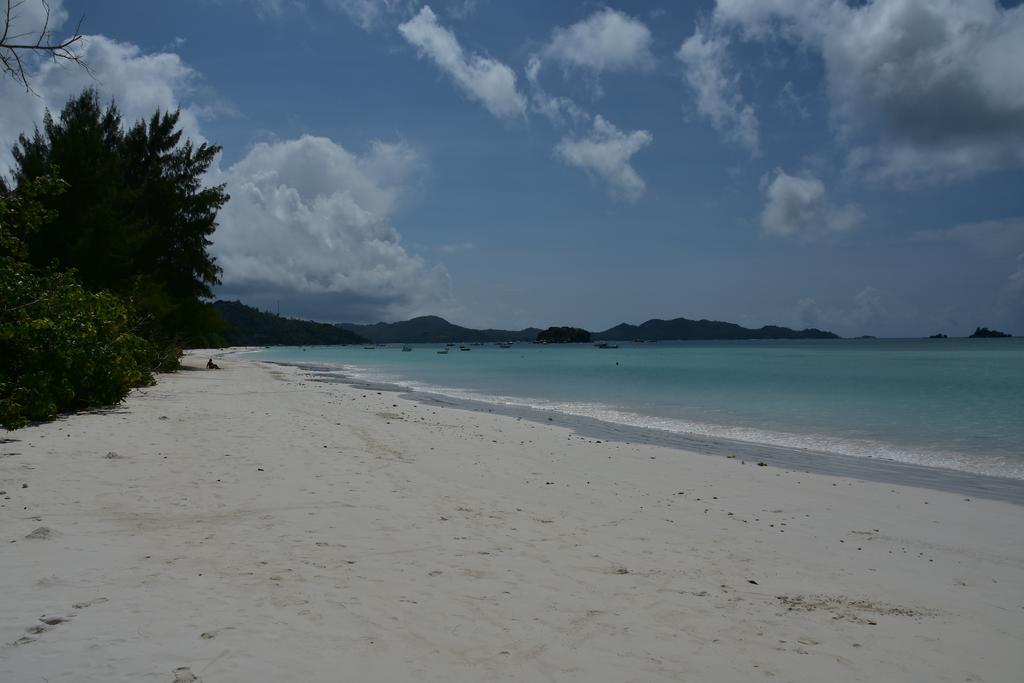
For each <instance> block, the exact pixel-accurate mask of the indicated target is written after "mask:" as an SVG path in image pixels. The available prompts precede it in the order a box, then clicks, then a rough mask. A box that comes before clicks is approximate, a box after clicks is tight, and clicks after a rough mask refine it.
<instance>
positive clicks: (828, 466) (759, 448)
mask: <svg viewBox="0 0 1024 683" xmlns="http://www.w3.org/2000/svg"><path fill="white" fill-rule="evenodd" d="M258 350H260V349H246V350H244V351H241V352H239V351H231V352H228V353H226V354H224V356H225V357H229V358H231V357H235V358H238V359H239V360H245V361H246V362H255V363H266V364H269V365H281V366H288V367H296V368H300V369H303V370H307V371H311V372H316V373H322V378H323V379H322V381H327V382H331V381H333V382H339V383H342V384H348V385H350V386H354V387H360V388H366V389H369V390H372V391H378V390H379V391H387V392H391V393H395V394H398V395H400V396H402V397H403V398H407V399H409V400H412V401H416V402H419V403H423V404H424V405H434V406H443V407H448V408H456V409H461V410H468V411H471V412H477V413H491V414H495V415H505V416H507V417H512V418H516V419H526V420H530V421H531V422H534V423H537V424H544V423H550V424H554V425H557V426H560V427H565V428H567V429H570V430H572V431H573V432H575V433H577V434H579V435H580V436H584V437H588V438H592V439H600V440H602V441H614V442H618V443H623V444H627V445H628V444H643V445H648V446H660V447H664V448H670V449H674V450H678V451H681V452H684V453H699V454H701V455H708V456H717V457H725V458H730V457H734V458H737V459H740V460H746V461H753V462H755V463H756V462H765V463H767V464H768V465H769V466H771V467H778V468H782V469H785V470H792V471H799V472H806V473H814V474H823V475H826V476H836V477H843V478H850V479H858V480H865V481H874V482H880V483H886V484H898V485H903V486H915V487H918V488H925V489H931V490H935V491H944V492H947V493H955V494H959V495H965V496H975V497H979V498H987V499H989V500H998V501H1003V502H1007V503H1012V504H1015V505H1024V479H1014V478H1011V477H1000V476H995V475H990V474H982V473H978V472H970V471H966V470H957V469H953V468H951V467H937V466H929V465H923V464H919V463H907V462H900V461H897V460H890V459H886V458H866V457H862V456H853V455H844V454H841V453H828V452H825V451H813V450H807V449H798V448H791V447H786V446H776V445H773V444H761V443H752V442H746V441H735V440H730V439H726V438H721V437H710V436H702V435H696V434H683V433H675V432H668V431H665V430H660V429H657V428H654V427H638V426H632V425H624V424H618V423H614V422H608V421H604V420H600V419H597V418H591V417H584V416H581V415H573V414H571V413H564V412H561V411H557V410H542V409H536V408H529V407H526V406H508V405H502V404H496V403H488V402H485V401H474V400H472V399H468V398H456V397H452V396H447V395H444V394H437V393H431V392H429V391H417V390H411V389H409V388H408V387H404V386H402V385H399V384H389V383H387V382H369V381H365V380H362V379H359V378H356V377H352V376H350V375H347V374H346V373H345V370H344V369H341V368H338V367H335V366H330V365H323V364H316V363H298V362H287V361H276V360H263V359H245V358H244V354H246V353H252V352H254V351H258ZM234 354H238V355H237V356H236V355H234ZM240 356H241V357H240Z"/></svg>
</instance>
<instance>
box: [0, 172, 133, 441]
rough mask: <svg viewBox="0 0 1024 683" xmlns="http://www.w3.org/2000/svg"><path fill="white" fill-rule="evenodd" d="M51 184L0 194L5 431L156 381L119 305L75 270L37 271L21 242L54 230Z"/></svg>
mask: <svg viewBox="0 0 1024 683" xmlns="http://www.w3.org/2000/svg"><path fill="white" fill-rule="evenodd" d="M64 189H65V185H64V184H63V183H62V182H61V181H60V180H58V179H57V178H55V177H53V176H44V177H40V178H37V179H35V180H33V181H30V182H27V183H24V184H23V185H21V186H20V187H19V188H18V190H17V191H15V192H6V191H5V192H3V193H2V194H0V426H2V427H4V428H7V429H14V428H16V427H20V426H22V425H23V424H25V422H26V421H27V420H42V419H47V418H50V417H53V416H54V415H56V414H57V413H58V412H61V411H65V410H69V409H74V408H86V407H90V406H96V405H108V404H111V403H116V402H118V401H120V400H121V399H123V398H124V396H125V395H126V394H127V393H128V390H129V389H130V388H131V387H133V386H139V385H142V384H148V383H150V382H151V380H152V376H151V374H150V370H149V366H148V360H149V358H150V356H151V349H150V347H149V345H148V344H147V342H146V341H145V340H144V339H142V338H141V337H139V336H138V335H136V334H134V332H133V330H132V329H131V326H130V322H129V314H128V310H127V309H126V308H125V306H124V305H123V304H122V303H121V302H120V300H118V299H117V297H115V296H113V295H111V294H108V293H105V292H101V293H91V292H88V291H87V290H86V289H85V288H83V287H82V286H81V284H79V283H78V281H77V280H76V279H75V273H74V271H73V270H70V271H65V272H59V271H56V270H53V269H41V270H40V269H36V268H33V267H32V266H31V265H30V264H29V263H28V262H27V261H26V260H25V258H26V256H27V255H28V249H27V247H26V245H25V242H24V240H23V238H24V237H25V236H27V235H31V234H33V233H35V232H37V231H39V230H42V229H45V228H46V226H47V225H49V224H51V223H53V222H54V220H55V218H56V214H55V213H54V212H53V211H51V210H48V209H46V207H45V205H44V201H45V200H47V199H48V198H53V197H54V196H57V195H59V194H60V193H61V192H63V191H64Z"/></svg>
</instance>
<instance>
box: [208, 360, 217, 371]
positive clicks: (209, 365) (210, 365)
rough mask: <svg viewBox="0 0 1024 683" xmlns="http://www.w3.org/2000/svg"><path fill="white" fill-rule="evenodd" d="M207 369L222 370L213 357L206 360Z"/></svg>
mask: <svg viewBox="0 0 1024 683" xmlns="http://www.w3.org/2000/svg"><path fill="white" fill-rule="evenodd" d="M206 369H207V370H220V366H219V365H217V364H216V363H214V362H213V359H212V358H211V359H210V360H208V361H206Z"/></svg>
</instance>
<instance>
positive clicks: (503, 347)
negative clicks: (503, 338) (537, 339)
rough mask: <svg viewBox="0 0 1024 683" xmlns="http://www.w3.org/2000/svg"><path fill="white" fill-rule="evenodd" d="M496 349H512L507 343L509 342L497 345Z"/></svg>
mask: <svg viewBox="0 0 1024 683" xmlns="http://www.w3.org/2000/svg"><path fill="white" fill-rule="evenodd" d="M498 348H499V349H511V348H512V344H511V343H509V342H502V343H501V344H498Z"/></svg>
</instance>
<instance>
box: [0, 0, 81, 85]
mask: <svg viewBox="0 0 1024 683" xmlns="http://www.w3.org/2000/svg"><path fill="white" fill-rule="evenodd" d="M41 2H42V4H43V9H44V10H45V12H46V17H45V18H44V20H43V27H42V29H41V30H40V31H39V34H38V38H36V40H35V41H34V42H32V41H31V40H29V41H25V40H24V39H25V38H26V37H27V36H33V35H36V33H35V31H23V32H21V33H18V34H14V35H12V34H11V30H12V28H13V27H14V26H15V19H16V18H17V16H16V12H17V11H18V8H20V7H21V6H22V5H24V4H25V0H3V3H4V10H3V12H4V16H3V29H2V33H0V74H2V75H5V76H9V77H11V78H13V79H14V80H15V81H17V82H19V83H21V84H22V85H24V86H25V90H26V91H27V92H31V93H35V91H34V90H32V85H31V83H30V82H29V76H28V73H27V71H26V67H25V62H24V60H23V59H22V55H23V54H37V55H44V56H46V57H49V58H50V59H52V60H53V61H54V62H70V63H73V64H77V65H78V66H80V67H82V68H83V69H85V70H86V71H87V72H89V73H90V74H91V73H92V72H91V71H89V65H88V64H86V63H85V60H84V59H83V58H82V55H81V54H79V53H78V51H77V50H76V49H75V48H76V47H77V46H79V45H80V44H81V41H82V32H81V29H82V22H83V21H85V16H84V15H83V16H82V17H80V18H79V20H78V24H77V25H76V26H75V30H74V32H73V33H72V34H71V36H70V37H68V38H66V39H64V40H54V39H53V35H52V32H51V31H50V3H49V2H47V0H41Z"/></svg>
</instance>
